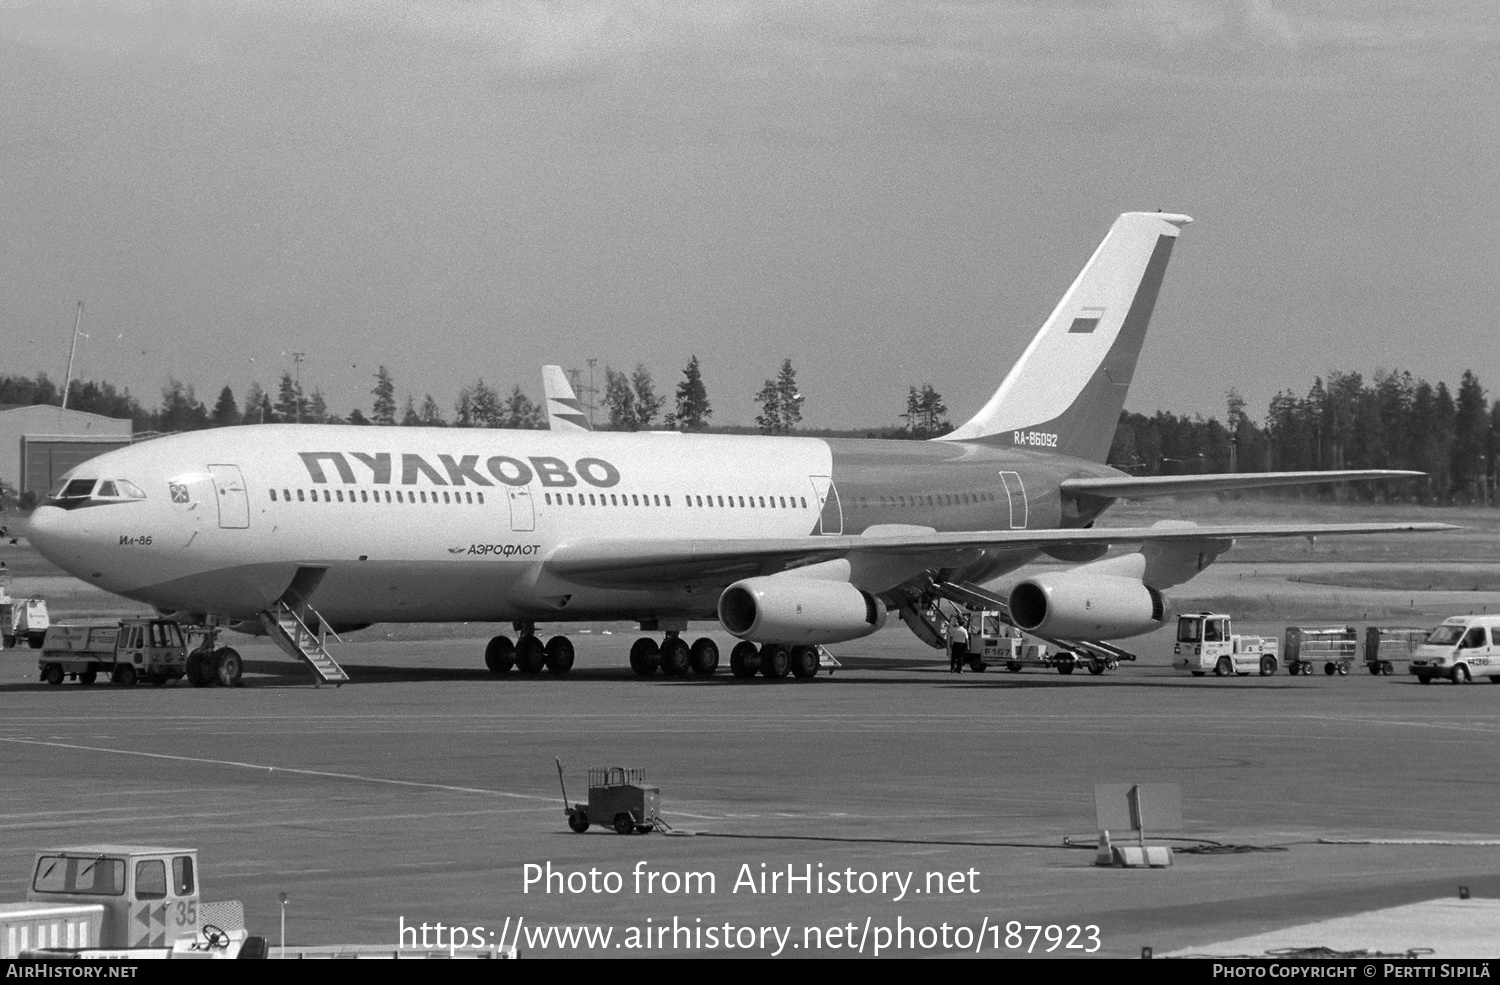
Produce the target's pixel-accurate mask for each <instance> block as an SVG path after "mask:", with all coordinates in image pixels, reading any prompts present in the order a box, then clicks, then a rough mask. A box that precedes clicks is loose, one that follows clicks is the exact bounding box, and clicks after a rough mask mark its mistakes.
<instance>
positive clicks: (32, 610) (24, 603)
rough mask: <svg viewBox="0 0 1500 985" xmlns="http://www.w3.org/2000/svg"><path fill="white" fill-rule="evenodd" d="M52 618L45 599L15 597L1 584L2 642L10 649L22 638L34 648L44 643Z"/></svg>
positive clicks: (0, 635)
mask: <svg viewBox="0 0 1500 985" xmlns="http://www.w3.org/2000/svg"><path fill="white" fill-rule="evenodd" d="M49 625H51V620H50V619H49V618H48V616H47V603H46V601H45V600H43V599H13V598H11V597H10V595H9V594H8V593H7V592H6V590H5V586H4V585H0V644H3V645H4V648H5V649H7V650H8V649H10V648H11V647H13V646H15V645H16V644H17V643H18V642H20V641H21V640H25V641H26V642H27V643H29V644H30V645H31V648H32V649H33V650H35V649H37V648H38V647H40V646H41V645H42V639H43V637H45V636H46V635H47V627H48V626H49Z"/></svg>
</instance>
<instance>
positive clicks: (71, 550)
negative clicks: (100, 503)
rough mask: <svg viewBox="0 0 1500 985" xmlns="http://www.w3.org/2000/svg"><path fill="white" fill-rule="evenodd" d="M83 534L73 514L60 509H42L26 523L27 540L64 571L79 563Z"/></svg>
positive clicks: (38, 508) (32, 514) (45, 507)
mask: <svg viewBox="0 0 1500 985" xmlns="http://www.w3.org/2000/svg"><path fill="white" fill-rule="evenodd" d="M82 532H83V531H82V530H81V529H80V525H79V523H78V521H77V519H76V518H75V517H74V516H73V515H72V513H70V512H69V511H67V510H64V509H59V508H58V507H56V506H38V507H37V508H36V509H35V510H33V511H32V513H31V517H30V519H28V520H27V521H26V539H27V540H28V541H29V542H30V543H31V546H32V547H34V548H36V551H37V553H38V554H40V555H41V556H42V557H44V558H46V559H47V560H48V561H51V562H52V563H53V564H55V565H57V566H58V567H60V568H63V569H64V570H68V569H71V568H72V567H73V565H74V564H76V563H77V562H78V560H79V557H78V552H79V548H80V547H81V546H82V545H81V540H80V535H81V534H82Z"/></svg>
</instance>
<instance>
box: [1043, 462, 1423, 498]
mask: <svg viewBox="0 0 1500 985" xmlns="http://www.w3.org/2000/svg"><path fill="white" fill-rule="evenodd" d="M1426 474H1427V473H1425V472H1407V471H1404V470H1401V469H1344V470H1342V471H1335V472H1225V473H1219V474H1215V475H1151V476H1133V475H1122V476H1119V477H1118V478H1115V477H1110V478H1107V479H1064V480H1063V482H1062V491H1063V494H1064V495H1071V496H1100V497H1103V498H1105V499H1126V498H1129V499H1144V498H1146V497H1148V496H1180V495H1183V494H1185V493H1187V494H1191V493H1211V492H1224V491H1225V490H1229V489H1263V488H1266V487H1269V486H1311V485H1317V484H1319V483H1324V482H1355V481H1360V480H1366V479H1414V478H1418V477H1420V476H1423V475H1426Z"/></svg>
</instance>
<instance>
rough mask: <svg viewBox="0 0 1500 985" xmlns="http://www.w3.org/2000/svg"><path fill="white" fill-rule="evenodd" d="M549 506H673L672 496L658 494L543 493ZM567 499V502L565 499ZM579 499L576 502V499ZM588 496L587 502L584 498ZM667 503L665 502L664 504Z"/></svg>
mask: <svg viewBox="0 0 1500 985" xmlns="http://www.w3.org/2000/svg"><path fill="white" fill-rule="evenodd" d="M542 496H543V498H544V499H545V501H546V503H547V505H548V506H671V505H672V497H671V496H661V495H658V494H656V493H608V494H606V493H543V494H542ZM564 496H566V497H567V502H564V501H563V497H564ZM575 496H576V497H577V499H576V500H575V499H574V497H575ZM585 496H587V497H588V498H587V500H585V499H584V497H585ZM653 500H654V502H653ZM664 501H665V502H664Z"/></svg>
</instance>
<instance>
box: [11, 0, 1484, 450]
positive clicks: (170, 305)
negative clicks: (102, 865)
mask: <svg viewBox="0 0 1500 985" xmlns="http://www.w3.org/2000/svg"><path fill="white" fill-rule="evenodd" d="M1497 107H1500V4H1496V2H1495V0H1479V2H1473V3H1468V2H1444V3H1431V2H1427V0H1418V2H1410V3H1393V2H1381V3H1369V2H1363V0H1350V2H1317V0H1298V2H1296V3H1291V2H1286V0H1279V2H1275V3H1273V2H1271V0H1244V2H1240V0H1222V2H1211V0H1205V2H1192V0H1142V2H1133V3H1109V2H1103V0H1098V2H1084V0H1079V2H1072V3H1068V2H1045V3H1042V2H1036V3H1019V2H1018V3H1011V2H993V3H985V2H968V3H962V2H933V0H894V2H874V0H872V2H836V0H806V2H773V0H743V2H734V0H731V2H713V0H682V2H675V0H656V2H651V0H634V2H632V0H594V2H589V0H556V2H550V0H534V2H525V3H509V2H491V0H467V2H445V0H399V2H397V0H358V2H353V0H351V2H327V0H286V2H261V0H184V2H180V3H171V2H168V3H150V2H131V0H119V2H109V0H98V2H92V0H89V2H69V0H47V2H44V3H24V2H16V0H0V352H3V362H0V371H3V372H21V373H25V374H27V375H30V374H32V373H35V372H36V371H38V370H45V371H46V372H47V373H48V374H49V375H50V376H51V377H52V378H53V379H54V380H58V381H60V380H61V379H62V376H63V372H64V367H65V364H66V361H67V345H68V339H69V336H70V332H71V329H72V324H73V311H74V305H75V304H76V302H77V301H78V300H83V301H84V302H85V303H86V305H87V311H86V314H85V318H84V329H83V330H84V332H85V333H87V334H88V336H89V337H88V338H87V339H84V340H82V341H81V343H80V353H79V358H78V375H81V376H82V377H84V378H91V379H100V378H104V379H108V380H110V381H112V382H114V383H116V384H117V385H118V384H123V385H128V386H129V387H130V389H131V391H132V392H133V393H135V394H136V396H137V397H139V398H140V399H141V400H142V402H143V403H145V404H148V405H154V404H156V403H157V402H158V401H159V392H160V389H161V386H162V384H163V383H164V382H165V381H166V379H167V378H168V376H175V377H177V378H179V379H181V380H183V381H186V382H190V383H193V384H194V385H195V386H196V387H197V391H198V394H199V396H200V398H202V399H204V400H205V401H206V402H208V403H209V404H210V405H211V404H212V402H213V400H214V398H215V397H216V396H217V394H218V391H219V389H220V388H221V387H222V386H224V385H225V384H228V385H230V386H232V387H233V388H234V391H235V394H236V395H237V396H239V397H243V395H244V392H245V389H246V387H247V386H248V384H249V383H250V382H251V381H252V380H258V381H259V382H260V383H261V384H262V385H264V386H266V387H267V388H272V389H273V388H274V386H275V383H276V381H277V379H278V378H279V376H280V373H281V372H282V370H283V369H289V368H291V359H290V354H291V352H293V351H301V352H306V353H307V357H306V362H305V363H304V364H303V366H302V379H303V384H304V387H305V388H307V389H309V390H310V389H311V388H312V387H313V386H314V385H316V386H319V387H321V388H322V390H323V392H324V393H325V395H326V396H327V399H328V402H329V405H330V408H331V409H332V410H334V411H336V412H338V413H342V414H347V413H348V411H349V410H350V409H351V408H352V407H355V406H358V407H360V408H362V409H363V410H364V411H365V412H366V413H368V412H369V407H370V395H369V390H370V387H371V385H372V380H371V374H372V373H373V372H374V370H375V368H376V366H377V365H378V364H380V363H384V364H386V365H387V366H388V367H390V369H391V371H392V373H393V374H394V376H395V379H396V383H397V389H398V395H399V396H402V397H404V395H405V394H407V393H408V392H409V393H412V394H414V395H415V396H416V397H417V398H418V400H419V401H420V399H421V396H422V394H424V393H429V392H430V393H431V394H433V396H434V397H436V398H437V400H438V401H439V403H440V404H442V405H443V406H444V408H445V412H446V413H447V414H448V415H449V416H451V406H452V404H453V401H454V398H455V396H456V394H457V391H458V388H459V387H460V386H461V385H462V384H464V383H466V382H470V381H472V380H474V379H475V378H476V377H483V378H484V379H485V380H486V381H487V382H489V383H491V384H493V385H498V386H502V387H504V388H505V389H507V390H508V389H509V387H510V386H511V385H512V384H514V383H520V384H521V385H522V387H523V389H525V390H526V391H527V392H529V393H530V394H531V395H532V396H533V397H534V398H536V397H540V390H541V383H540V366H541V365H542V364H543V363H547V362H555V363H560V364H562V365H563V366H565V367H571V366H580V367H581V366H583V365H584V359H585V358H587V357H590V356H593V357H597V358H598V359H599V360H600V368H599V371H598V374H599V376H600V377H602V375H603V366H604V365H605V364H609V365H612V366H615V367H617V368H629V367H631V366H633V365H634V364H635V363H637V362H643V363H645V364H646V366H647V367H649V368H650V369H651V370H652V371H653V373H654V375H655V377H656V380H657V381H658V383H659V384H660V385H661V388H662V389H664V390H671V389H672V388H673V387H675V385H676V383H677V381H678V380H679V379H680V378H681V370H682V367H683V366H684V365H685V364H686V363H687V361H688V358H689V357H690V356H691V355H692V354H694V353H696V354H697V355H698V357H699V359H700V360H701V362H702V366H703V371H704V378H705V382H706V383H707V385H708V390H709V397H710V399H711V401H712V402H713V406H714V411H715V413H714V418H713V420H714V421H715V422H716V423H723V424H729V423H750V422H751V421H752V419H753V417H754V414H755V408H754V405H753V400H752V396H753V394H754V392H755V391H756V390H757V389H758V388H759V386H760V384H761V382H762V381H763V380H764V379H765V378H766V377H768V376H772V375H774V374H775V372H776V370H777V368H778V367H779V365H780V362H781V360H782V359H783V358H785V357H790V358H791V359H792V360H793V364H794V365H795V366H796V368H797V371H798V381H799V383H800V384H801V386H802V390H803V392H804V394H805V395H806V397H807V402H806V411H805V423H807V424H810V425H813V426H829V427H845V426H860V425H868V424H873V423H878V422H894V421H895V420H896V417H897V415H898V414H899V413H900V412H901V411H902V409H903V408H904V403H905V394H906V388H907V387H908V386H909V385H912V384H916V385H921V384H922V383H925V382H930V383H932V384H933V385H934V386H935V387H936V388H937V389H938V390H939V391H940V392H941V393H942V394H943V395H944V396H945V397H946V398H947V402H948V405H949V407H950V409H951V411H952V416H953V418H954V421H955V423H957V422H959V421H960V420H962V419H963V418H965V417H967V416H968V415H969V414H971V413H973V412H974V411H975V410H977V409H978V408H979V406H980V405H981V404H983V402H984V401H985V399H986V398H987V397H988V396H989V394H990V393H991V392H992V391H993V389H994V388H995V386H996V385H997V384H998V382H999V380H1000V378H1001V377H1002V376H1003V375H1004V373H1005V371H1006V370H1007V369H1008V368H1009V366H1010V364H1011V362H1012V361H1013V360H1014V359H1015V358H1016V357H1017V356H1018V355H1019V354H1020V352H1021V350H1022V349H1023V348H1024V346H1025V344H1026V342H1027V341H1028V340H1029V339H1030V337H1031V335H1032V333H1033V332H1034V331H1035V330H1036V329H1037V327H1038V326H1039V325H1040V323H1041V321H1042V319H1043V318H1044V317H1045V316H1046V314H1047V313H1048V312H1049V311H1050V310H1051V307H1052V305H1053V304H1054V303H1055V302H1056V300H1057V298H1058V297H1059V296H1060V295H1061V293H1062V291H1063V290H1064V289H1065V288H1066V287H1067V285H1068V284H1069V282H1070V281H1071V280H1072V278H1073V277H1074V275H1075V274H1076V273H1077V271H1078V269H1079V267H1080V266H1081V265H1082V263H1083V262H1084V261H1085V260H1086V259H1087V258H1088V255H1089V253H1090V252H1091V251H1092V250H1093V248H1094V246H1095V245H1096V244H1097V242H1098V240H1099V239H1100V238H1101V237H1102V236H1103V234H1104V232H1105V231H1106V230H1107V229H1108V227H1109V224H1110V222H1111V221H1113V219H1114V217H1115V216H1116V215H1117V214H1118V213H1120V212H1122V211H1126V210H1130V209H1146V210H1155V209H1165V210H1167V211H1180V212H1187V213H1189V214H1190V215H1192V216H1194V217H1195V219H1196V220H1197V221H1196V222H1195V223H1194V224H1193V225H1192V226H1190V227H1189V228H1188V229H1187V230H1186V231H1185V232H1184V234H1183V237H1182V239H1181V241H1180V242H1179V244H1178V247H1177V250H1176V251H1175V253H1174V254H1173V259H1172V266H1171V269H1170V270H1169V271H1168V273H1167V279H1166V283H1165V286H1164V288H1163V292H1162V297H1161V301H1160V303H1159V304H1158V305H1157V309H1156V317H1155V319H1154V321H1153V323H1152V329H1151V334H1150V335H1149V336H1148V338H1147V342H1146V350H1145V353H1144V356H1143V358H1142V360H1141V364H1140V368H1139V371H1138V372H1137V374H1136V380H1135V385H1134V387H1133V388H1132V391H1131V395H1130V400H1129V402H1128V403H1127V408H1129V409H1133V410H1139V411H1144V412H1151V411H1154V410H1157V409H1167V410H1172V411H1177V412H1182V413H1203V414H1204V415H1210V414H1214V415H1218V416H1220V417H1222V416H1223V406H1224V399H1223V398H1224V392H1225V390H1227V389H1228V388H1229V387H1231V386H1235V387H1238V388H1239V389H1240V390H1241V392H1242V393H1243V394H1244V395H1245V397H1246V398H1247V399H1248V400H1249V401H1250V407H1251V410H1252V413H1254V414H1256V415H1260V414H1263V413H1264V410H1265V406H1266V403H1267V401H1268V400H1269V399H1270V397H1271V396H1272V395H1273V394H1274V393H1275V391H1276V390H1278V389H1280V388H1284V387H1291V388H1293V389H1295V390H1297V391H1298V392H1299V393H1303V392H1305V391H1306V390H1307V388H1308V387H1309V386H1310V385H1311V383H1312V379H1313V376H1314V375H1315V374H1320V373H1324V372H1325V371H1326V370H1328V369H1329V368H1336V369H1352V370H1358V371H1361V372H1364V373H1365V374H1366V375H1369V374H1370V373H1372V372H1373V371H1374V370H1375V369H1376V368H1377V367H1384V368H1391V367H1400V368H1409V369H1411V370H1412V371H1414V372H1416V373H1417V374H1419V375H1422V376H1425V377H1427V378H1429V379H1432V380H1434V381H1435V380H1438V379H1443V380H1447V381H1449V382H1450V384H1452V383H1453V382H1455V381H1456V380H1457V378H1458V376H1459V374H1460V373H1461V372H1462V371H1463V369H1465V368H1473V369H1474V370H1475V371H1476V372H1477V373H1478V374H1479V376H1480V379H1481V381H1482V382H1484V383H1485V384H1487V386H1488V387H1490V388H1491V389H1492V390H1493V391H1495V392H1494V393H1492V395H1497V396H1500V345H1497V344H1496V343H1497V325H1496V312H1497V310H1500V221H1497V220H1500V178H1497V176H1500V152H1497V151H1500V109H1497ZM601 383H602V380H601Z"/></svg>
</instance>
